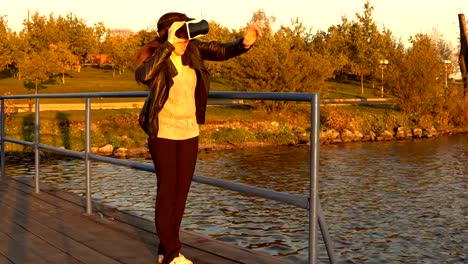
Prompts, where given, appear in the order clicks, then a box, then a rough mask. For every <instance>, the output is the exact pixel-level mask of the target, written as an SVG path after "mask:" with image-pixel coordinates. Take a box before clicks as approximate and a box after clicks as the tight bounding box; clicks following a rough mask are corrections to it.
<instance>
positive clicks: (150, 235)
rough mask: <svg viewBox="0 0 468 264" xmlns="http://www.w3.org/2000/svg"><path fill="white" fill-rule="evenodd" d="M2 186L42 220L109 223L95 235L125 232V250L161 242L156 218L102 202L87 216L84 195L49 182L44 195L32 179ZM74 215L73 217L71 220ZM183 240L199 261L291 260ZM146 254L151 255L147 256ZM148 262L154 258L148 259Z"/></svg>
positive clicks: (105, 244)
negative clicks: (57, 187) (38, 192)
mask: <svg viewBox="0 0 468 264" xmlns="http://www.w3.org/2000/svg"><path fill="white" fill-rule="evenodd" d="M2 185H3V184H1V183H0V189H2V188H3V189H5V188H10V189H15V190H16V192H17V193H21V194H22V195H28V196H31V197H33V198H34V199H33V198H27V199H30V200H27V201H24V203H25V204H27V205H28V206H29V207H30V208H29V209H31V208H33V210H36V211H37V210H39V211H40V212H39V216H35V217H38V218H37V219H36V220H37V221H40V222H42V221H46V219H47V218H49V219H50V218H53V219H55V221H61V222H63V221H72V222H76V221H73V219H74V218H77V219H81V218H84V219H86V220H83V219H81V220H79V221H78V222H77V223H75V224H76V225H80V222H81V221H91V222H94V223H95V224H98V225H104V226H105V227H102V228H104V230H107V231H100V230H99V229H92V232H93V233H94V234H95V237H96V236H97V237H98V236H99V235H102V236H104V237H106V239H107V238H112V237H113V236H114V235H112V234H110V235H108V236H106V235H105V234H103V233H106V232H110V231H112V232H118V233H122V234H125V236H126V238H128V239H129V241H128V242H125V241H124V242H123V245H124V246H123V247H124V249H123V250H125V248H128V247H130V248H134V247H135V246H136V247H143V248H144V247H146V250H148V248H150V251H151V252H152V254H153V253H154V249H155V248H156V247H157V245H158V243H159V241H158V239H157V235H156V232H155V230H154V229H155V228H154V223H153V222H152V221H148V220H146V219H142V218H139V217H137V216H134V215H131V214H129V213H126V212H121V211H118V210H116V209H115V208H112V207H109V206H105V205H102V204H99V203H93V211H94V212H96V214H93V215H92V216H85V215H83V213H84V208H83V205H84V204H85V202H84V200H83V198H82V197H79V196H77V195H75V194H71V193H68V192H65V191H61V190H58V189H56V188H52V187H50V186H45V185H41V190H42V191H41V193H40V194H35V193H34V188H33V183H32V180H31V179H30V178H20V179H15V180H8V183H7V184H6V187H2ZM70 215H71V216H70ZM101 216H102V217H101ZM70 217H71V218H73V219H72V220H68V218H70ZM49 221H50V220H49ZM48 225H50V224H48ZM50 228H52V229H53V228H54V227H52V226H51V227H50ZM81 230H83V228H81ZM60 232H62V231H60ZM64 232H65V235H67V236H70V235H71V234H73V239H75V240H77V241H78V242H80V243H83V244H86V245H87V246H89V247H92V248H93V249H94V250H97V248H99V250H100V251H102V252H100V253H102V254H109V253H105V252H109V250H114V251H116V250H119V249H118V248H119V247H120V246H119V245H115V243H114V244H113V245H109V243H110V244H112V242H111V241H112V240H111V241H107V240H104V241H99V242H98V241H95V240H93V239H92V238H90V237H82V236H81V237H80V236H78V238H77V237H76V235H77V234H76V233H77V232H78V230H74V229H73V227H68V229H66V230H65V231H64ZM87 239H88V240H89V241H88V240H87ZM95 239H96V238H95ZM114 239H115V238H114ZM181 240H182V241H183V244H184V245H183V249H182V252H183V253H184V255H186V256H187V257H188V258H190V259H192V260H194V261H195V262H196V263H210V264H211V263H213V264H214V263H288V262H287V261H285V260H283V259H280V258H275V257H272V256H269V255H267V254H264V253H261V252H253V251H251V250H248V249H243V248H241V247H238V246H235V245H231V244H227V243H225V242H222V241H218V240H214V239H211V238H207V237H205V236H202V235H199V234H196V233H192V232H187V231H181ZM136 241H138V242H136ZM135 243H138V244H139V245H136V244H135ZM116 247H117V248H116ZM104 249H105V250H104ZM119 251H120V250H119ZM132 253H135V252H132ZM121 257H122V258H119V259H118V260H119V261H131V262H128V263H137V262H135V261H137V260H135V259H132V257H130V256H127V259H126V258H125V257H124V256H121ZM146 257H148V256H147V255H146ZM154 258H155V256H154V255H153V256H152V259H153V260H154ZM146 261H151V260H149V259H146Z"/></svg>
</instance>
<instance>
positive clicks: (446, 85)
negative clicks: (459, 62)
mask: <svg viewBox="0 0 468 264" xmlns="http://www.w3.org/2000/svg"><path fill="white" fill-rule="evenodd" d="M443 63H444V65H445V91H446V92H447V88H448V83H447V80H448V67H449V65H450V64H451V63H452V61H450V60H444V61H443Z"/></svg>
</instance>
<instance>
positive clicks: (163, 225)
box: [148, 137, 198, 263]
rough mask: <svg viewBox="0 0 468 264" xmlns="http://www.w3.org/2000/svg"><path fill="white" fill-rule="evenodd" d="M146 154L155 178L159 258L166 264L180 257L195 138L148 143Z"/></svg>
mask: <svg viewBox="0 0 468 264" xmlns="http://www.w3.org/2000/svg"><path fill="white" fill-rule="evenodd" d="M148 145H149V150H150V153H151V157H152V159H153V163H154V167H155V169H156V176H157V191H156V212H155V224H156V231H157V233H158V236H159V241H160V242H159V248H158V254H159V255H164V260H163V263H169V262H171V261H172V259H173V258H175V257H177V256H178V255H179V252H180V249H181V248H182V244H181V242H180V239H179V229H180V224H181V222H182V217H183V215H184V210H185V202H186V201H187V195H188V192H189V189H190V184H191V182H192V177H193V173H194V171H195V164H196V161H197V153H198V137H195V138H191V139H187V140H170V139H164V138H157V139H150V140H149V141H148Z"/></svg>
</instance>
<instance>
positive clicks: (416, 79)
mask: <svg viewBox="0 0 468 264" xmlns="http://www.w3.org/2000/svg"><path fill="white" fill-rule="evenodd" d="M411 43H412V47H411V48H409V49H408V51H407V52H406V53H404V52H401V51H400V54H399V56H396V57H394V58H393V59H394V60H397V59H398V61H396V63H397V64H398V69H396V68H394V69H393V70H394V73H393V74H392V75H391V76H390V77H389V78H390V80H389V87H390V92H391V93H392V95H393V96H394V98H395V101H396V103H397V104H398V105H399V106H400V107H401V109H402V110H403V111H404V112H405V113H406V114H411V113H413V114H417V115H424V114H434V113H435V112H437V111H438V110H440V107H441V105H440V104H441V103H443V101H444V100H441V99H442V95H443V85H442V80H441V79H440V73H441V72H442V71H443V70H444V69H443V66H442V63H441V61H440V57H439V52H438V50H437V47H436V44H435V43H434V41H433V40H432V39H431V38H430V37H429V36H428V35H424V34H418V35H416V36H415V37H414V38H411Z"/></svg>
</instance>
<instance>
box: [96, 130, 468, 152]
mask: <svg viewBox="0 0 468 264" xmlns="http://www.w3.org/2000/svg"><path fill="white" fill-rule="evenodd" d="M263 125H264V124H263ZM272 126H275V124H272ZM231 129H233V128H231ZM237 129H241V128H237ZM201 130H202V133H213V132H214V131H216V127H215V126H208V127H205V128H202V129H201ZM234 130H235V128H234ZM255 133H260V132H259V131H257V132H255ZM451 134H468V127H467V128H453V129H447V130H441V131H437V130H436V129H435V128H431V129H419V128H416V129H413V130H407V129H405V128H402V127H400V128H398V129H397V130H396V131H395V132H391V131H388V130H385V131H384V132H383V133H381V134H380V135H376V134H375V133H373V132H371V133H369V134H368V135H363V134H362V133H360V132H358V131H355V132H351V131H349V130H345V131H342V132H341V133H340V132H338V131H336V130H334V129H331V130H326V131H322V132H321V134H320V145H329V144H346V143H350V142H376V143H378V142H380V141H396V140H399V141H401V140H426V139H430V138H434V137H438V136H442V135H451ZM309 144H310V134H302V136H301V139H300V140H298V141H296V142H294V143H293V142H291V143H287V144H279V143H278V142H272V141H270V142H259V141H256V142H251V141H245V142H239V141H236V142H235V143H233V142H229V141H225V142H223V143H219V142H218V143H214V142H207V141H203V140H202V141H201V142H200V144H199V151H200V152H209V151H220V150H231V149H240V148H258V147H271V146H281V145H283V146H284V145H289V146H300V145H309ZM92 152H93V153H95V154H99V155H103V156H113V157H116V158H134V157H145V158H147V159H150V156H149V152H148V149H147V147H146V145H145V146H141V147H136V148H130V149H127V148H120V147H114V146H113V145H111V144H106V145H104V146H102V147H95V148H92Z"/></svg>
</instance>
